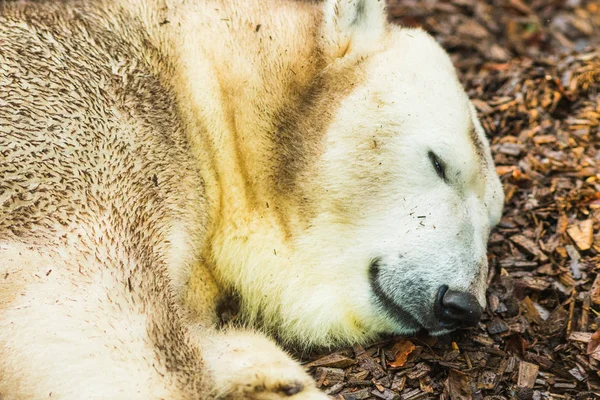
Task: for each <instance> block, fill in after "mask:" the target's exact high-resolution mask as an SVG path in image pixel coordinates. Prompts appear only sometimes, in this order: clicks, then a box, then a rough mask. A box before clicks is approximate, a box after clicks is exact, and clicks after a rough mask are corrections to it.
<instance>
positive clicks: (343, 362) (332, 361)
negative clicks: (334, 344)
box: [306, 353, 356, 368]
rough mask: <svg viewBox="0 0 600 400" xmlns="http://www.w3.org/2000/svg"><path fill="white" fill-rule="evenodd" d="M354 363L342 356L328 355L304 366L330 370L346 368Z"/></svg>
mask: <svg viewBox="0 0 600 400" xmlns="http://www.w3.org/2000/svg"><path fill="white" fill-rule="evenodd" d="M355 363H356V361H355V360H353V359H351V358H349V357H346V356H343V355H341V354H335V353H334V354H330V355H328V356H325V357H321V358H319V359H318V360H315V361H313V362H310V363H308V364H306V368H314V367H331V368H346V367H349V366H351V365H354V364H355Z"/></svg>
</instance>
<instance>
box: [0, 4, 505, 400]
mask: <svg viewBox="0 0 600 400" xmlns="http://www.w3.org/2000/svg"><path fill="white" fill-rule="evenodd" d="M0 154H1V157H0V204H2V208H1V209H0V213H1V214H0V216H1V217H0V397H1V398H2V399H3V400H13V399H42V398H49V397H51V398H53V399H145V400H146V399H209V398H230V399H250V398H251V399H282V398H290V399H292V400H296V399H297V400H301V399H315V400H316V399H325V398H326V396H325V395H323V394H321V393H320V392H318V391H317V389H316V388H315V387H314V385H313V384H312V383H311V380H310V379H309V378H308V376H307V375H306V374H305V373H304V371H303V370H302V368H301V367H300V366H299V365H298V364H296V363H295V362H294V361H293V360H292V359H291V358H289V357H288V356H287V355H286V354H285V353H284V352H283V351H282V350H279V349H278V348H277V347H276V345H275V344H273V343H272V342H271V341H270V340H269V339H267V338H266V336H263V335H262V334H261V333H258V332H259V331H263V332H267V333H269V334H271V335H273V336H274V337H277V338H278V339H279V340H280V341H281V343H283V344H285V345H290V346H296V347H303V348H308V347H313V346H339V345H343V344H348V343H352V342H366V341H368V340H370V339H373V338H374V337H376V336H377V335H379V334H382V333H398V334H410V333H414V332H416V331H417V330H422V329H425V330H427V331H429V332H430V333H431V334H433V335H438V334H443V333H445V332H448V331H450V330H452V329H455V328H457V327H459V326H462V325H472V324H475V323H476V322H477V320H478V319H479V317H480V316H481V310H482V308H481V307H483V306H484V303H485V282H486V273H487V261H486V241H487V238H488V234H489V230H490V227H491V226H493V225H494V224H495V223H497V221H498V220H499V218H500V213H501V206H502V199H503V194H502V188H501V185H500V182H499V180H498V178H497V176H496V175H495V171H494V166H493V161H492V158H491V156H490V151H489V147H488V144H487V141H486V139H485V136H484V133H483V130H482V128H481V126H480V124H479V123H478V121H477V118H476V115H475V111H474V109H473V107H472V106H471V105H470V103H469V100H468V99H467V96H466V95H465V93H464V91H463V89H462V88H461V86H460V84H459V82H458V80H457V78H456V75H455V72H454V70H453V67H452V65H451V62H450V60H449V58H448V57H447V55H446V54H445V53H444V51H443V50H442V49H441V48H440V47H439V46H438V45H437V44H436V43H435V42H434V41H433V39H432V38H431V37H429V36H428V35H427V34H425V33H424V32H422V31H420V30H414V29H402V28H399V27H396V26H392V25H390V24H388V23H387V22H386V16H385V9H384V2H383V1H382V0H326V1H325V2H324V3H322V4H314V3H303V2H295V1H284V0H277V1H270V2H264V1H261V0H243V1H235V2H234V1H226V0H206V1H192V0H164V2H163V0H106V1H104V0H102V1H85V2H82V1H72V2H60V3H57V2H48V3H44V2H31V3H29V2H18V3H3V4H2V6H1V7H0ZM231 293H233V294H235V296H236V297H238V298H239V307H240V309H239V315H240V318H241V321H243V325H244V326H245V328H228V329H226V330H219V329H218V328H217V326H218V323H217V322H218V314H219V311H220V308H221V306H220V305H221V304H223V303H224V302H226V301H227V299H228V297H229V296H230V294H231ZM253 329H254V331H253Z"/></svg>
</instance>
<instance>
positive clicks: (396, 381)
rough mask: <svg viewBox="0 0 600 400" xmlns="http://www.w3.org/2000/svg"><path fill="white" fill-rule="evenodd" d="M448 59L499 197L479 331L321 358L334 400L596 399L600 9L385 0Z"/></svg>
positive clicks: (494, 0) (318, 364)
mask: <svg viewBox="0 0 600 400" xmlns="http://www.w3.org/2000/svg"><path fill="white" fill-rule="evenodd" d="M389 11H390V13H391V15H392V18H393V20H394V21H395V22H398V23H400V24H402V25H405V26H422V27H423V28H424V29H426V30H427V31H429V32H431V33H432V34H434V35H435V36H436V38H437V39H438V40H439V41H440V42H441V43H442V45H443V46H444V47H445V48H446V49H447V50H448V51H449V52H450V53H451V54H452V57H453V60H454V62H455V64H456V66H457V67H458V69H459V71H460V75H461V79H462V81H463V82H464V84H465V86H466V87H467V91H468V93H469V95H470V96H471V98H472V99H474V100H473V101H474V104H475V106H476V108H477V110H478V111H479V114H480V117H481V120H482V123H483V125H484V127H485V129H486V130H487V132H488V134H489V138H490V141H491V143H492V151H493V153H494V158H495V162H496V165H497V171H498V173H499V175H500V176H501V179H502V182H503V184H504V188H505V191H506V208H505V215H504V218H503V219H502V222H501V223H500V226H499V227H498V228H496V229H495V231H494V232H493V234H492V236H491V240H490V245H489V249H490V255H489V261H490V279H489V282H490V288H489V291H488V306H487V309H486V312H485V314H484V317H483V320H482V322H481V323H480V324H479V326H478V327H476V328H473V329H470V330H464V331H461V332H457V333H455V334H452V335H451V336H449V337H444V338H437V339H435V338H429V337H426V336H423V337H413V338H391V339H389V340H387V341H385V342H382V343H378V344H375V345H373V346H371V347H368V348H362V347H360V346H355V347H354V348H349V349H344V350H342V351H338V352H336V353H334V354H329V355H317V356H314V357H312V358H311V359H310V360H308V362H309V363H308V366H309V367H310V368H311V371H312V373H313V375H314V377H315V379H316V380H317V383H318V385H319V386H320V387H321V388H322V389H323V390H325V391H326V392H327V393H328V394H330V395H331V396H332V398H335V399H388V400H391V399H402V400H409V399H410V400H416V399H426V398H436V399H437V398H441V399H448V398H451V399H490V400H491V399H515V398H516V399H600V372H599V371H600V233H599V232H600V169H599V167H600V0H596V1H585V0H533V1H526V0H485V1H484V0H446V1H434V0H391V1H389Z"/></svg>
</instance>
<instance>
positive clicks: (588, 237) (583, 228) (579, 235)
mask: <svg viewBox="0 0 600 400" xmlns="http://www.w3.org/2000/svg"><path fill="white" fill-rule="evenodd" d="M567 234H568V235H569V237H570V238H571V239H573V241H574V242H575V244H576V245H577V248H579V250H581V251H585V250H589V249H590V247H592V242H593V239H594V222H593V221H592V220H591V219H586V220H585V221H581V222H579V223H578V224H575V225H571V226H569V227H568V228H567Z"/></svg>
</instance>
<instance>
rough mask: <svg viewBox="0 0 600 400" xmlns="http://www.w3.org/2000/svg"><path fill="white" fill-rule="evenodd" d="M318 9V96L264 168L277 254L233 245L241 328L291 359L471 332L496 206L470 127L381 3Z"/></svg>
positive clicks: (466, 112) (409, 34) (459, 92)
mask: <svg viewBox="0 0 600 400" xmlns="http://www.w3.org/2000/svg"><path fill="white" fill-rule="evenodd" d="M322 7H323V8H322V12H321V14H320V15H321V20H320V21H319V23H320V27H319V31H318V34H317V39H316V41H317V46H318V48H319V55H320V57H322V60H323V61H322V62H321V64H322V69H321V70H320V71H319V73H318V76H317V77H316V78H315V79H314V80H313V82H317V83H318V87H314V88H312V89H311V91H310V93H309V94H308V95H307V96H309V97H310V99H309V100H310V102H311V103H310V104H309V105H307V106H306V107H305V108H306V109H302V110H299V111H298V112H297V115H300V117H299V118H297V121H296V122H295V124H293V126H292V128H293V129H296V130H297V131H300V134H298V133H295V136H294V138H295V139H294V140H295V141H292V142H289V143H287V144H286V143H283V144H284V145H286V146H287V148H286V149H284V150H281V146H280V147H279V149H278V150H277V152H279V153H278V154H275V155H274V158H277V157H278V156H280V157H279V158H280V159H281V158H282V156H281V153H283V152H284V151H285V152H287V153H286V154H287V155H285V157H283V159H285V160H286V162H285V163H280V164H279V167H278V169H277V168H274V170H275V172H274V174H275V175H277V174H280V175H281V174H283V175H285V176H283V177H279V178H277V177H276V178H275V181H273V183H272V186H273V187H274V188H275V189H273V190H274V191H275V193H276V196H274V199H275V200H274V203H277V202H278V204H279V205H281V204H283V205H282V206H281V208H282V209H283V210H284V211H283V212H282V214H283V215H284V216H283V217H282V218H283V219H286V225H287V228H286V231H287V233H286V235H285V236H286V239H285V240H284V241H282V243H281V244H280V245H279V244H278V245H277V247H278V248H277V251H275V249H274V247H275V245H273V243H279V242H278V241H277V240H276V239H274V237H275V236H276V235H271V236H268V237H265V236H264V235H262V236H261V235H256V234H254V233H250V234H248V235H246V236H244V237H248V238H249V239H248V240H249V241H252V240H255V242H253V243H254V244H253V246H252V252H251V253H250V255H249V256H248V258H247V259H246V261H245V265H247V266H248V267H247V268H246V269H245V270H243V271H242V272H240V268H239V267H235V266H234V267H232V268H234V269H232V271H233V272H231V276H235V280H237V282H238V284H236V286H237V288H238V289H239V290H240V291H241V292H242V298H246V299H247V301H245V303H246V306H245V307H243V308H244V310H245V313H246V314H247V315H250V316H251V318H252V317H254V318H260V321H261V323H262V324H263V325H265V326H267V327H270V328H272V329H274V330H276V332H277V335H278V336H279V338H280V339H282V340H283V341H284V342H285V341H288V342H292V343H297V342H300V343H302V344H304V345H336V344H341V343H349V342H355V341H362V342H364V341H365V340H368V339H370V338H373V337H374V336H376V335H377V334H380V333H396V334H411V333H414V332H416V331H419V330H422V329H425V330H427V331H429V332H430V333H431V334H433V335H439V334H443V333H446V332H449V331H451V330H453V329H456V328H458V327H461V326H467V325H473V324H475V323H477V321H478V320H479V318H480V316H481V314H482V309H483V307H484V306H485V291H486V278H487V273H488V271H487V270H488V263H487V256H486V247H487V241H488V237H489V233H490V229H491V227H493V226H494V225H495V224H497V223H498V221H499V219H500V216H501V211H502V204H503V198H504V196H503V189H502V186H501V183H500V181H499V179H498V176H497V175H496V173H495V167H494V163H493V160H492V157H491V154H490V149H489V145H488V142H487V139H486V137H485V134H484V131H483V129H482V127H481V125H480V123H479V121H478V119H477V116H476V112H475V110H474V108H473V106H472V105H471V103H470V101H469V99H468V97H467V95H466V93H465V91H464V89H463V88H462V86H461V84H460V83H459V81H458V79H457V75H456V72H455V70H454V67H453V65H452V63H451V60H450V59H449V57H448V55H447V54H446V52H445V51H444V50H443V49H442V48H441V47H440V46H439V45H438V44H437V43H436V42H435V40H434V39H433V38H432V37H430V36H429V35H428V34H427V33H425V32H423V31H422V30H419V29H406V28H401V27H398V26H394V25H391V24H389V23H388V22H387V18H386V13H385V4H384V1H383V0H327V1H326V2H325V3H323V4H322ZM311 107H312V109H311ZM315 108H317V110H315ZM306 110H308V111H307V112H306V113H305V114H302V112H305V111H306ZM291 136H292V135H290V137H291ZM298 138H300V139H298ZM282 140H283V139H282ZM286 140H288V139H286ZM289 140H291V139H289ZM298 141H304V142H303V143H299V142H298ZM284 147H285V146H284ZM290 171H291V172H290ZM282 182H283V183H282ZM278 187H281V188H280V189H278ZM256 237H258V239H254V238H256ZM260 247H264V251H263V255H261V256H259V255H257V254H259V253H260V252H259V251H258V249H259V248H260ZM285 249H287V250H285ZM236 251H237V250H236ZM267 255H269V257H270V258H269V259H267ZM252 266H255V267H254V268H253V267H252Z"/></svg>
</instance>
